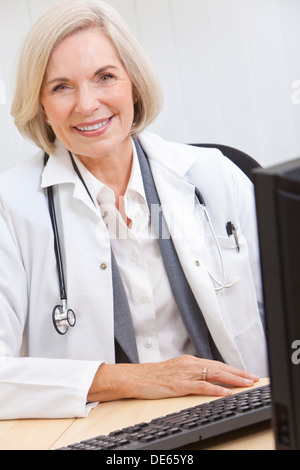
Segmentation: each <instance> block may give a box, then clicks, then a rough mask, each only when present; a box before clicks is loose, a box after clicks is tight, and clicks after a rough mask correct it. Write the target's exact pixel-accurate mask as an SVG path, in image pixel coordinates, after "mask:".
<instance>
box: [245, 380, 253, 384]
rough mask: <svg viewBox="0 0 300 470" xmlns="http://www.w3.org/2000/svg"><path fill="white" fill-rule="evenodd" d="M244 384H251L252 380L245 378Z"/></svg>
mask: <svg viewBox="0 0 300 470" xmlns="http://www.w3.org/2000/svg"><path fill="white" fill-rule="evenodd" d="M245 384H246V385H253V380H248V379H245Z"/></svg>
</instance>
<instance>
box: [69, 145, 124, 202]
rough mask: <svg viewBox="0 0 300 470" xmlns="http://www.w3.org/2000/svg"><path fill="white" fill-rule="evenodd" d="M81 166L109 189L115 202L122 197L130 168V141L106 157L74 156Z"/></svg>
mask: <svg viewBox="0 0 300 470" xmlns="http://www.w3.org/2000/svg"><path fill="white" fill-rule="evenodd" d="M76 156H77V158H78V159H79V160H80V161H81V163H83V165H84V166H85V167H86V168H87V169H88V170H89V171H90V172H91V173H92V174H93V175H94V176H95V177H96V178H97V179H98V180H99V181H101V183H103V184H105V185H106V186H108V187H109V188H111V189H112V190H113V191H114V193H115V197H116V200H119V197H121V196H124V194H125V192H126V189H127V186H128V182H129V178H130V173H131V167H132V158H133V149H132V143H131V139H130V140H129V142H128V144H127V145H126V146H122V149H121V151H116V152H113V153H111V154H109V155H106V156H101V157H99V158H97V157H85V156H82V155H76Z"/></svg>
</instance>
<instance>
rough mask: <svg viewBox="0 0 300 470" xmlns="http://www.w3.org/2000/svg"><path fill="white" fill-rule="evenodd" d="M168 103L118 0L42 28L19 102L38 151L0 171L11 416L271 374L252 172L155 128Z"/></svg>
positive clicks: (74, 410)
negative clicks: (59, 319)
mask: <svg viewBox="0 0 300 470" xmlns="http://www.w3.org/2000/svg"><path fill="white" fill-rule="evenodd" d="M160 104H161V95H160V88H159V85H158V83H157V80H156V78H155V75H154V74H153V72H152V69H151V67H150V66H149V64H148V62H147V60H146V59H145V57H144V54H143V52H142V50H141V48H140V46H139V45H138V43H137V42H136V40H135V39H134V37H133V36H132V34H131V32H130V31H129V30H128V28H127V26H126V25H125V24H124V22H123V20H122V19H121V18H120V17H119V16H118V14H117V13H116V12H115V11H114V10H113V9H111V7H109V6H108V5H106V4H105V3H102V2H99V1H94V2H91V1H87V2H81V1H75V2H74V1H72V2H60V3H58V4H57V5H55V7H54V8H52V9H50V10H49V11H48V12H47V13H46V14H45V15H44V16H43V17H41V19H40V20H38V22H37V23H36V24H35V25H34V27H33V28H32V30H31V32H30V33H29V36H28V38H27V40H26V42H25V45H24V48H23V51H22V54H21V58H20V65H19V70H18V76H17V83H16V92H15V98H14V102H13V106H12V115H13V116H14V118H15V123H16V125H17V127H18V129H19V130H20V132H21V133H22V134H23V135H24V136H26V137H28V138H30V139H31V140H32V141H33V142H35V143H36V144H37V145H38V146H39V147H40V148H41V149H42V150H41V152H39V153H38V154H37V155H35V156H34V157H33V158H31V159H29V160H27V161H25V162H24V163H22V164H21V165H19V166H18V167H16V168H14V169H12V170H9V171H8V172H6V173H5V174H3V175H1V178H0V201H1V206H0V208H1V219H0V224H1V225H0V233H1V237H0V253H1V260H2V262H1V267H0V305H1V309H0V341H1V346H2V350H3V356H2V358H1V368H0V382H1V386H0V403H1V406H0V418H1V419H7V418H26V417H30V418H33V417H70V416H86V415H87V413H88V411H89V409H90V408H91V407H92V406H94V403H95V402H99V401H100V402H101V401H108V400H114V399H119V398H125V397H136V398H149V399H153V398H161V397H173V396H184V395H188V394H211V395H220V396H221V395H228V394H230V393H231V389H230V387H229V388H228V384H229V386H250V385H252V384H253V382H254V381H257V380H258V375H259V374H260V375H266V374H267V369H266V354H265V341H264V334H263V329H262V324H261V319H260V316H259V310H258V304H259V302H260V296H261V293H260V281H259V277H260V276H259V264H258V254H257V251H258V250H257V240H256V231H255V210H254V201H253V188H252V186H251V183H250V181H249V180H248V179H247V177H246V176H244V174H242V172H241V171H240V170H239V169H238V168H236V167H235V166H234V165H233V164H232V163H231V162H230V161H228V160H227V159H226V158H225V157H224V156H223V155H222V154H220V152H219V151H217V150H214V149H213V150H208V149H199V148H194V147H190V146H187V145H182V144H175V143H170V142H166V141H164V140H163V139H162V138H160V137H158V136H155V135H153V134H151V133H149V132H146V131H145V128H146V127H147V126H148V125H149V124H150V123H151V122H152V121H153V120H154V119H155V117H156V116H157V114H158V112H159V109H160ZM49 188H51V190H52V193H53V205H54V208H55V212H56V229H57V234H58V237H59V242H60V252H61V263H62V267H63V272H64V278H63V281H64V287H65V290H66V297H67V299H63V302H64V303H66V302H67V303H68V307H69V308H70V309H72V310H73V311H74V315H75V316H76V323H75V325H74V322H73V323H71V325H70V326H69V327H68V328H65V329H64V331H60V330H59V325H58V324H55V321H54V324H53V319H52V317H53V315H52V310H53V307H54V306H56V305H57V304H60V303H61V300H60V287H61V284H60V282H59V276H58V270H59V272H60V267H59V266H57V259H56V256H55V254H57V253H56V252H57V248H55V247H54V232H55V231H53V226H52V223H53V221H52V220H51V218H50V215H49V210H48V203H49V200H50V199H51V195H49V192H48V189H49ZM195 188H197V190H195ZM198 190H200V191H201V195H200V197H199V201H197V200H196V199H195V191H196V192H197V193H198V195H199V192H198ZM203 198H204V199H205V203H206V206H204V205H203ZM208 212H209V214H210V221H208V215H207V214H208ZM229 220H230V221H232V223H234V225H235V227H236V230H237V233H238V237H239V244H240V247H239V250H237V249H236V246H235V241H234V238H233V237H228V235H227V233H226V223H227V222H228V221H229ZM54 228H55V227H54ZM71 319H73V317H72V318H71ZM59 332H60V333H65V334H58V333H59ZM225 384H227V385H226V386H225Z"/></svg>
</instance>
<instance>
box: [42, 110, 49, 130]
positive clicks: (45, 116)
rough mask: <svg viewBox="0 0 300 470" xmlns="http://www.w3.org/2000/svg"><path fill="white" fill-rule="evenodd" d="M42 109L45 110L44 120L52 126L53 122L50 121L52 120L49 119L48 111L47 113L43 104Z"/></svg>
mask: <svg viewBox="0 0 300 470" xmlns="http://www.w3.org/2000/svg"><path fill="white" fill-rule="evenodd" d="M42 111H43V118H44V120H45V121H46V123H47V124H49V126H50V125H51V123H50V120H49V118H48V116H47V113H46V111H45V108H44V106H43V105H42Z"/></svg>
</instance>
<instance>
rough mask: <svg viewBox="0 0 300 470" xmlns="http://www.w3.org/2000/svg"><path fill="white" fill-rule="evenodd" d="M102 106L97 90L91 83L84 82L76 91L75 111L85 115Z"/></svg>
mask: <svg viewBox="0 0 300 470" xmlns="http://www.w3.org/2000/svg"><path fill="white" fill-rule="evenodd" d="M99 106H100V100H99V97H98V95H97V91H96V90H95V89H93V87H91V86H90V85H89V84H84V85H82V86H81V87H80V88H78V90H77V92H76V106H75V111H76V112H77V113H79V114H83V115H85V116H89V115H91V114H92V113H93V112H94V111H95V110H97V109H98V108H99Z"/></svg>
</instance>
